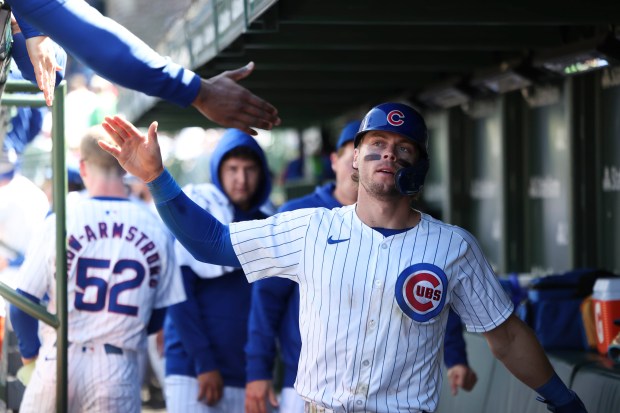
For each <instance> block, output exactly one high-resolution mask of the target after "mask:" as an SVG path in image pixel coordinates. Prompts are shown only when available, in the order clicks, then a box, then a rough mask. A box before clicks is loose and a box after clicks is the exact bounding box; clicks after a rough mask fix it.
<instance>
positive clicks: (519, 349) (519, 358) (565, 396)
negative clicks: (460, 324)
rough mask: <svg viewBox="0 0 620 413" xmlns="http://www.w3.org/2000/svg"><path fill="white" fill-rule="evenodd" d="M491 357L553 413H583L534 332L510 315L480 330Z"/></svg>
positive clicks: (579, 403)
mask: <svg viewBox="0 0 620 413" xmlns="http://www.w3.org/2000/svg"><path fill="white" fill-rule="evenodd" d="M483 334H484V337H485V338H486V340H487V343H488V344H489V347H490V348H491V351H492V352H493V354H494V355H495V357H496V358H497V359H498V360H500V361H501V362H502V363H503V364H504V365H505V366H506V368H507V369H508V370H509V371H510V372H511V373H512V374H513V375H514V376H515V377H516V378H517V379H519V380H521V381H522V382H523V383H524V384H526V385H527V386H529V387H530V388H532V389H534V390H535V391H536V392H538V394H540V395H541V396H542V398H543V399H544V402H545V403H547V404H549V405H550V406H551V408H553V409H554V410H552V411H554V412H556V413H587V411H586V409H585V407H584V405H583V403H582V402H581V400H580V399H579V397H578V396H577V394H575V392H573V391H572V390H570V389H569V388H568V387H566V385H565V384H564V383H563V382H562V380H561V379H560V378H559V377H558V375H557V374H555V372H554V371H553V367H552V366H551V363H550V362H549V359H548V358H547V355H546V354H545V351H544V350H543V348H542V346H541V345H540V343H539V342H538V340H537V339H536V336H535V335H534V332H533V331H532V330H531V329H530V328H529V327H528V326H527V325H526V324H525V323H523V321H521V320H520V319H519V318H517V317H516V316H515V315H514V314H512V315H511V316H510V317H508V319H507V320H506V321H505V322H504V323H502V324H501V325H500V326H499V327H496V328H495V329H493V330H491V331H488V332H486V333H483Z"/></svg>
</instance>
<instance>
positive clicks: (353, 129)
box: [336, 120, 362, 150]
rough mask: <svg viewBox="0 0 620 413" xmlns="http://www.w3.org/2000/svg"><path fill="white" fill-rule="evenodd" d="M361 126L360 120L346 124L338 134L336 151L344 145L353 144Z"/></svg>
mask: <svg viewBox="0 0 620 413" xmlns="http://www.w3.org/2000/svg"><path fill="white" fill-rule="evenodd" d="M361 124H362V121H361V120H352V121H351V122H349V123H347V124H346V125H345V127H344V128H342V132H340V137H339V138H338V143H337V144H336V150H339V149H340V148H342V147H343V146H344V145H345V144H346V143H349V142H353V140H354V139H355V135H356V134H357V131H358V130H359V128H360V125H361Z"/></svg>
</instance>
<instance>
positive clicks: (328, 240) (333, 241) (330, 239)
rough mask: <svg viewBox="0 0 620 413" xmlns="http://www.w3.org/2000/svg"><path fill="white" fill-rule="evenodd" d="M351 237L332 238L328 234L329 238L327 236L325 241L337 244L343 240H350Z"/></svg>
mask: <svg viewBox="0 0 620 413" xmlns="http://www.w3.org/2000/svg"><path fill="white" fill-rule="evenodd" d="M350 239H351V238H346V239H333V238H332V236H331V235H330V236H329V238H327V243H328V244H338V243H339V242H345V241H348V240H350Z"/></svg>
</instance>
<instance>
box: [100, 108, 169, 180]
mask: <svg viewBox="0 0 620 413" xmlns="http://www.w3.org/2000/svg"><path fill="white" fill-rule="evenodd" d="M101 125H102V126H103V128H104V129H105V130H106V132H108V134H109V135H110V137H111V138H112V141H113V143H114V144H115V145H114V144H112V143H110V142H106V141H99V146H100V147H101V148H102V149H103V150H105V151H106V152H108V153H109V154H111V155H112V156H114V157H115V158H116V159H117V160H118V163H119V164H120V165H121V166H122V167H123V169H125V170H126V171H127V172H129V173H130V174H132V175H134V176H137V177H138V178H140V179H142V180H143V181H144V182H151V181H152V180H154V179H155V178H157V177H158V176H159V175H161V173H162V172H163V171H164V166H163V162H162V159H161V150H160V149H159V143H158V141H157V122H153V123H151V126H149V130H148V132H147V134H146V135H145V134H143V133H141V132H140V131H139V130H138V129H137V128H136V127H135V126H134V125H133V124H132V123H131V122H129V121H128V120H126V119H123V118H122V117H120V116H114V117H109V116H106V118H105V120H104V121H103V123H102V124H101Z"/></svg>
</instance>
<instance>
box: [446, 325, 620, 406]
mask: <svg viewBox="0 0 620 413" xmlns="http://www.w3.org/2000/svg"><path fill="white" fill-rule="evenodd" d="M464 335H465V342H466V343H467V354H468V359H469V363H470V365H471V367H472V368H473V369H474V370H475V371H476V374H477V375H478V383H477V384H476V386H475V387H474V389H473V390H472V391H471V392H469V393H467V392H464V391H462V390H461V391H459V393H458V395H457V396H452V395H451V393H450V388H449V385H448V381H447V379H446V378H445V371H444V380H443V384H442V388H441V396H440V399H439V405H438V408H437V410H436V413H456V412H458V413H548V411H547V408H546V405H545V404H543V403H540V402H538V401H536V396H537V394H536V393H535V392H534V391H533V390H531V389H530V388H528V387H527V386H525V385H524V384H523V383H521V382H520V381H518V380H517V379H516V378H514V377H513V376H512V375H511V374H510V373H509V372H508V370H507V369H506V368H505V367H504V365H503V364H502V363H501V362H499V361H498V360H496V359H495V357H493V354H491V350H489V346H488V345H487V343H486V340H485V339H484V337H483V336H482V335H480V334H472V333H465V334H464ZM547 355H548V356H549V359H550V361H551V364H552V365H553V368H554V369H555V370H556V372H557V373H558V375H559V376H560V378H562V380H563V381H564V382H565V383H566V384H567V385H568V386H569V387H570V388H571V389H573V390H574V391H575V392H576V393H577V394H578V395H579V397H580V398H581V400H583V402H584V404H585V405H586V408H587V409H588V412H589V413H619V412H620V365H618V364H615V365H614V363H613V362H612V360H611V359H609V358H607V357H603V356H600V355H598V354H597V353H593V352H585V351H549V352H547Z"/></svg>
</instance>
